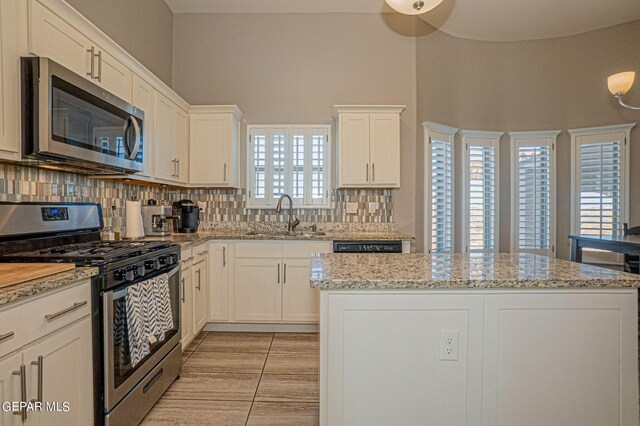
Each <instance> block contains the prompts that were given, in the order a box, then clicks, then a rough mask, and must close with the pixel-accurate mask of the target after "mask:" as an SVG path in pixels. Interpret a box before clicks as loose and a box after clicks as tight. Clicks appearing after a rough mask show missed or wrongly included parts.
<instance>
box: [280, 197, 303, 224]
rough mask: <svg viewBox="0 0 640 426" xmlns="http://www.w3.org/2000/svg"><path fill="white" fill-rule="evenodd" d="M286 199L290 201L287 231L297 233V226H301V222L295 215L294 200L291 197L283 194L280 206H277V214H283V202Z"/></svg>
mask: <svg viewBox="0 0 640 426" xmlns="http://www.w3.org/2000/svg"><path fill="white" fill-rule="evenodd" d="M284 198H288V199H289V223H288V224H287V231H288V232H291V231H295V229H296V226H298V225H300V221H299V220H298V218H297V217H295V216H294V215H293V200H292V199H291V197H290V196H288V195H287V194H282V195H281V196H280V199H279V200H278V205H277V206H276V213H281V212H282V200H283V199H284Z"/></svg>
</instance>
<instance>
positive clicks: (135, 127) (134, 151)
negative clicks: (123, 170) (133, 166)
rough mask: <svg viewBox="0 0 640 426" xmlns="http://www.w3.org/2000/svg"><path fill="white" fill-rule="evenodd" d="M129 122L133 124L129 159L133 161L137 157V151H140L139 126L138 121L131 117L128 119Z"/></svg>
mask: <svg viewBox="0 0 640 426" xmlns="http://www.w3.org/2000/svg"><path fill="white" fill-rule="evenodd" d="M129 122H130V123H133V130H134V134H135V136H134V139H133V140H134V142H133V148H131V149H130V150H129V153H130V154H129V159H130V160H135V159H136V157H137V155H138V151H140V126H139V125H138V121H137V120H136V119H135V118H134V117H133V116H132V117H129Z"/></svg>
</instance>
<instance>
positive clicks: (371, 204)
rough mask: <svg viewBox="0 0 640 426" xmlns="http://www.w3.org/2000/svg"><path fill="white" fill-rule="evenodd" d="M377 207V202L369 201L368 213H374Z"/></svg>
mask: <svg viewBox="0 0 640 426" xmlns="http://www.w3.org/2000/svg"><path fill="white" fill-rule="evenodd" d="M377 208H378V203H369V213H374V212H375V211H376V209H377Z"/></svg>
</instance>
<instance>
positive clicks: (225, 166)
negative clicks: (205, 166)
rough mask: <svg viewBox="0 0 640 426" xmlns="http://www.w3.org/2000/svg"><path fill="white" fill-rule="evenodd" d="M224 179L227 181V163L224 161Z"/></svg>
mask: <svg viewBox="0 0 640 426" xmlns="http://www.w3.org/2000/svg"><path fill="white" fill-rule="evenodd" d="M224 181H225V182H226V181H227V163H224Z"/></svg>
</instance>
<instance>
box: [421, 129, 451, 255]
mask: <svg viewBox="0 0 640 426" xmlns="http://www.w3.org/2000/svg"><path fill="white" fill-rule="evenodd" d="M423 129H424V175H425V177H424V212H425V214H424V244H425V246H424V248H425V252H426V253H431V252H432V249H431V245H432V243H433V240H432V230H431V227H432V224H433V214H432V205H431V201H432V192H431V191H432V188H431V187H432V182H433V176H432V175H433V174H432V173H431V167H432V164H431V162H432V149H431V147H432V145H431V142H432V139H433V138H434V137H438V138H441V139H443V141H444V142H446V143H449V144H450V145H451V170H452V173H451V199H452V204H453V206H452V209H451V251H450V252H449V253H453V252H455V241H456V240H455V238H456V232H455V228H456V226H455V225H456V209H455V199H456V198H455V196H456V189H455V186H456V179H455V176H456V173H455V164H456V156H455V135H456V133H458V130H459V129H457V128H455V127H450V126H446V125H444V124H439V123H434V122H431V121H427V122H425V123H423ZM438 253H441V252H438ZM442 253H446V252H442Z"/></svg>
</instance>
